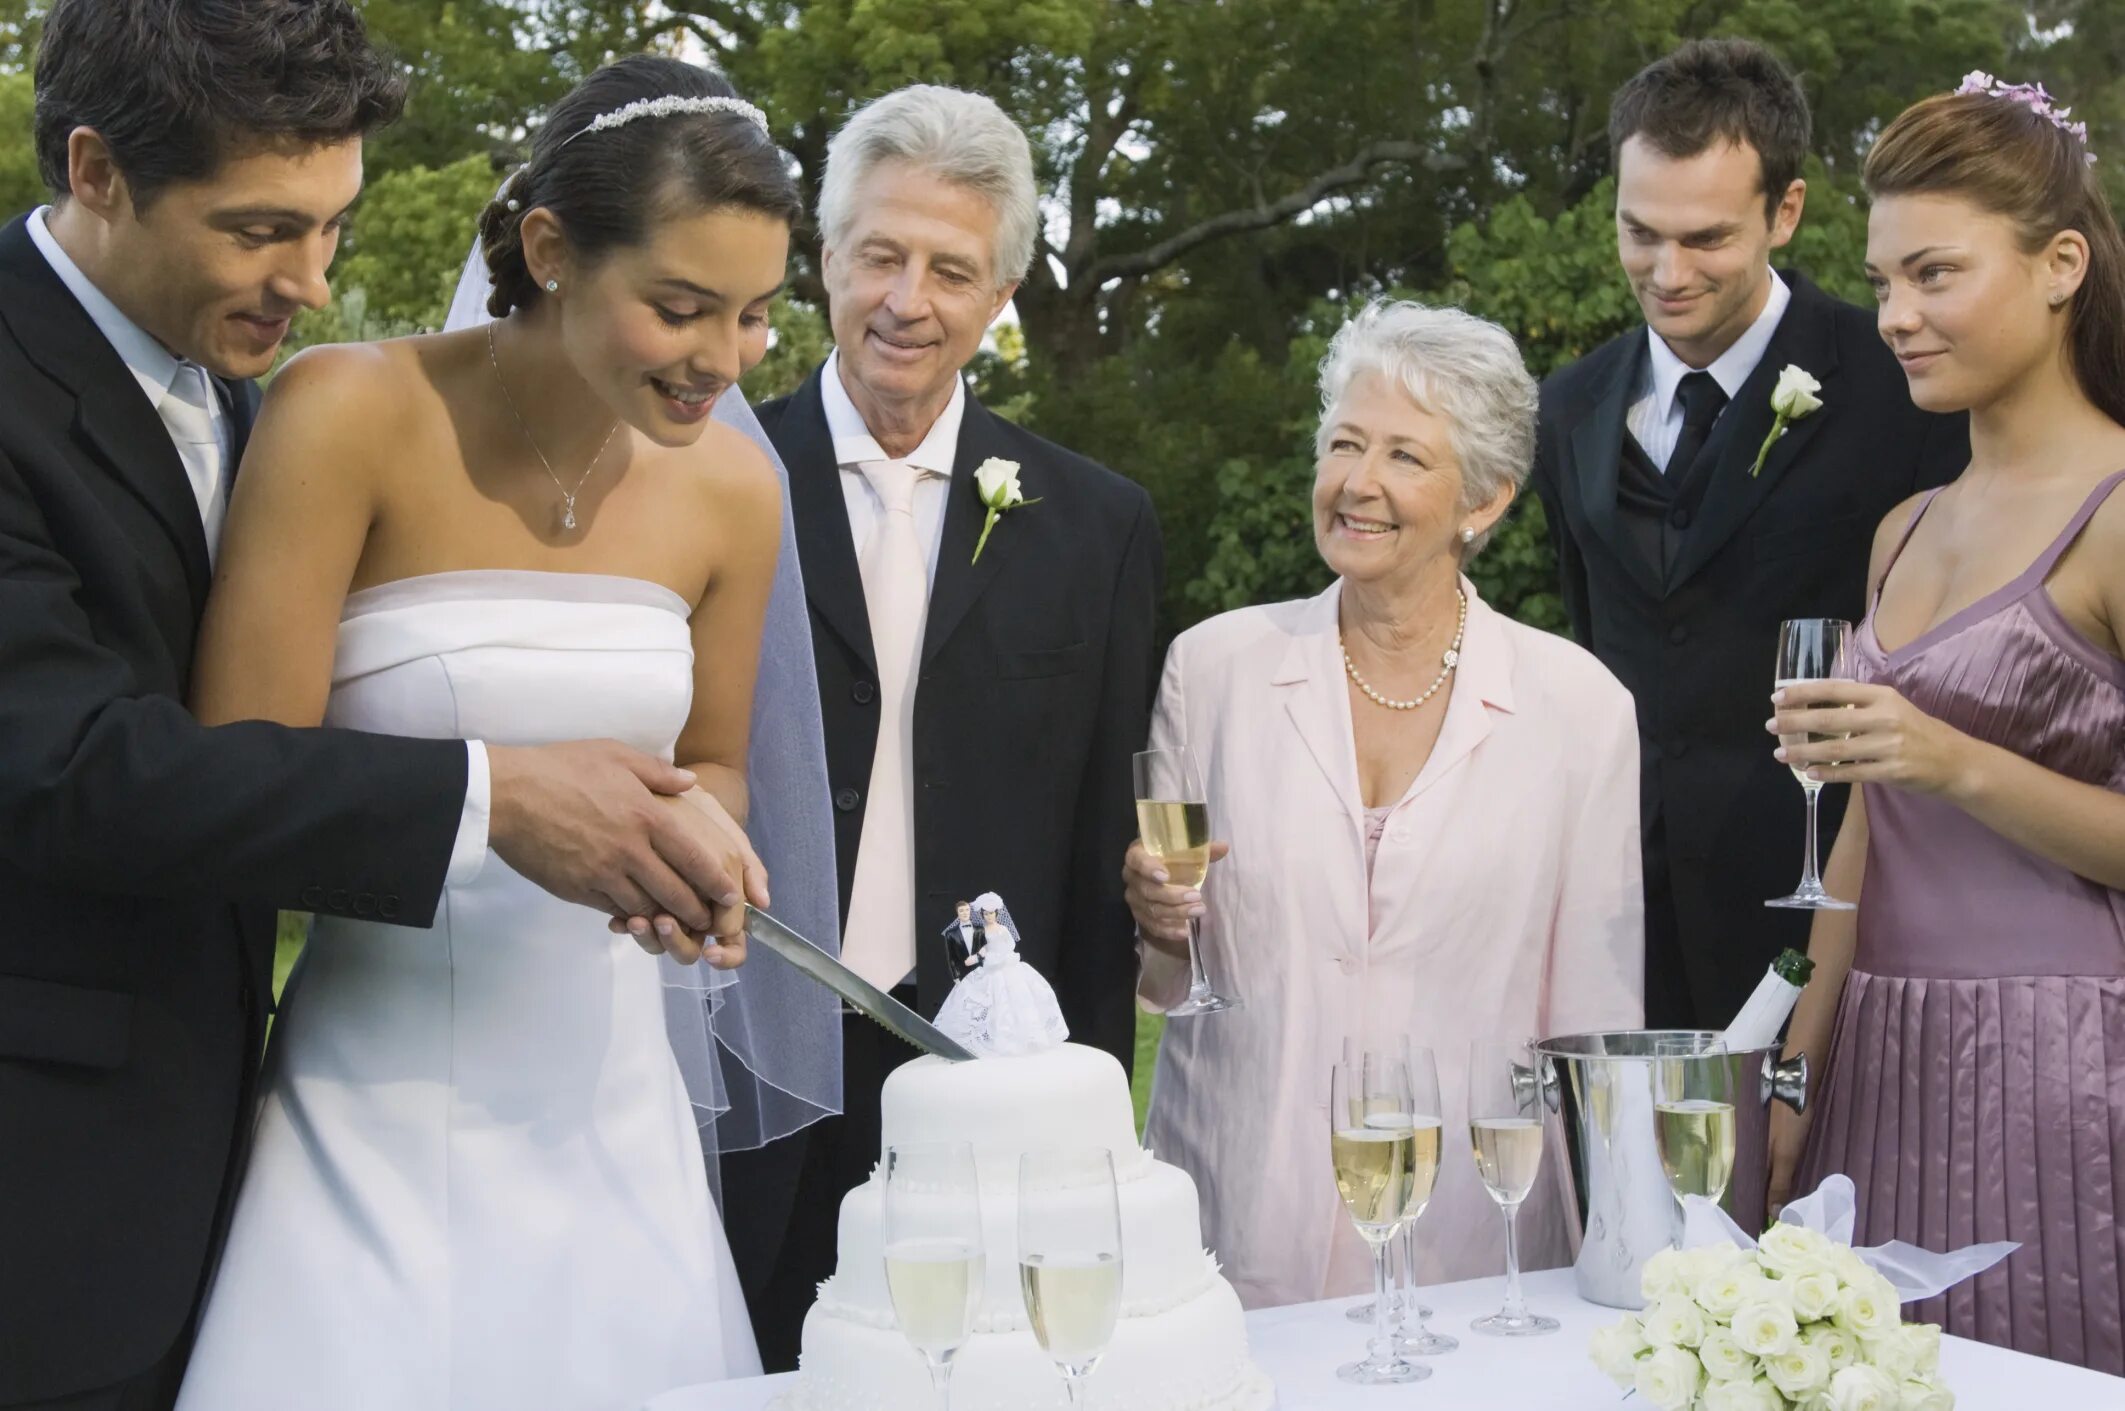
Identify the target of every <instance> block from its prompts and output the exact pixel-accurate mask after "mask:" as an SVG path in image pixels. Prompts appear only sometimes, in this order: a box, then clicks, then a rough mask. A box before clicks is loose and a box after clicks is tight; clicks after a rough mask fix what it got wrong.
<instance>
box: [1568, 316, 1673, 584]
mask: <svg viewBox="0 0 2125 1411" xmlns="http://www.w3.org/2000/svg"><path fill="white" fill-rule="evenodd" d="M1645 339H1646V335H1645V334H1643V333H1639V334H1634V335H1632V336H1631V337H1629V338H1626V339H1624V340H1623V341H1622V342H1621V343H1620V344H1618V345H1617V346H1616V347H1615V348H1613V349H1612V350H1611V352H1610V354H1609V359H1608V365H1607V366H1606V367H1604V368H1602V369H1601V370H1600V371H1599V373H1598V374H1597V375H1596V376H1595V378H1594V380H1593V384H1592V386H1591V387H1590V388H1589V390H1588V393H1587V399H1588V403H1589V405H1588V406H1587V409H1586V412H1585V414H1584V415H1582V416H1579V417H1578V418H1577V419H1576V420H1575V421H1574V422H1573V424H1572V436H1571V454H1572V465H1571V473H1572V474H1573V475H1575V476H1576V477H1577V478H1578V484H1579V498H1580V503H1581V504H1582V505H1583V506H1584V507H1585V511H1586V522H1587V526H1588V527H1589V528H1590V529H1592V530H1593V531H1594V533H1595V535H1596V536H1598V537H1599V538H1600V539H1601V540H1602V541H1603V542H1604V543H1606V544H1607V545H1608V546H1609V552H1610V553H1612V554H1614V555H1615V556H1616V559H1617V561H1618V562H1620V563H1621V564H1622V565H1623V566H1624V569H1625V570H1626V571H1627V572H1628V573H1629V574H1630V575H1631V577H1632V578H1633V579H1635V580H1636V581H1637V583H1638V586H1639V587H1641V588H1643V589H1644V590H1645V591H1646V592H1647V593H1648V594H1650V595H1651V596H1653V597H1656V598H1657V597H1659V596H1660V575H1659V568H1658V566H1657V565H1655V564H1650V563H1647V562H1646V561H1645V557H1644V555H1642V554H1640V553H1639V552H1638V550H1637V548H1636V547H1635V546H1634V545H1633V544H1632V543H1631V541H1630V539H1629V537H1628V536H1627V535H1625V534H1624V533H1623V531H1622V529H1621V528H1620V527H1619V526H1618V525H1617V523H1616V480H1617V476H1618V474H1619V472H1620V470H1621V467H1622V463H1623V423H1624V413H1625V411H1626V410H1627V409H1628V408H1629V406H1630V400H1631V393H1632V391H1633V390H1634V389H1635V388H1636V387H1637V385H1638V372H1639V369H1640V368H1641V367H1642V366H1643V365H1644V362H1645V356H1646V351H1645Z"/></svg>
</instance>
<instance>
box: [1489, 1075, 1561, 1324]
mask: <svg viewBox="0 0 2125 1411" xmlns="http://www.w3.org/2000/svg"><path fill="white" fill-rule="evenodd" d="M1541 1061H1542V1060H1540V1059H1539V1058H1537V1057H1536V1056H1535V1055H1533V1054H1531V1053H1530V1052H1529V1051H1528V1048H1527V1045H1525V1044H1516V1043H1497V1042H1492V1041H1489V1040H1483V1039H1479V1040H1477V1041H1476V1042H1475V1043H1473V1044H1471V1045H1469V1051H1468V1136H1469V1144H1470V1145H1471V1146H1472V1147H1473V1148H1474V1149H1475V1154H1476V1174H1477V1175H1479V1176H1481V1177H1482V1178H1483V1188H1484V1189H1485V1190H1487V1191H1489V1192H1490V1198H1491V1199H1492V1200H1495V1201H1496V1202H1498V1208H1499V1209H1500V1210H1502V1211H1503V1212H1504V1213H1505V1306H1504V1307H1503V1308H1501V1309H1499V1310H1498V1311H1497V1312H1496V1313H1493V1314H1491V1315H1490V1316H1489V1317H1487V1318H1478V1319H1476V1321H1475V1322H1473V1323H1471V1324H1470V1325H1469V1326H1470V1327H1472V1328H1474V1329H1475V1330H1476V1331H1477V1332H1479V1333H1487V1334H1489V1335H1491V1336H1493V1337H1532V1336H1535V1335H1538V1334H1541V1333H1553V1332H1555V1331H1557V1320H1556V1319H1555V1318H1545V1317H1543V1316H1542V1315H1541V1314H1539V1313H1530V1312H1528V1311H1527V1298H1526V1295H1525V1294H1523V1293H1522V1292H1521V1289H1520V1241H1519V1229H1518V1223H1519V1218H1518V1217H1519V1214H1520V1203H1521V1202H1522V1201H1524V1200H1526V1199H1527V1195H1528V1192H1529V1191H1531V1190H1533V1189H1534V1188H1535V1177H1536V1176H1537V1175H1539V1174H1540V1173H1541V1170H1542V1086H1543V1085H1542V1081H1541V1070H1540V1069H1539V1068H1538V1067H1537V1064H1539V1063H1540V1062H1541Z"/></svg>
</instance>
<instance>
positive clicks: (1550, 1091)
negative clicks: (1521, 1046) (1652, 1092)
mask: <svg viewBox="0 0 2125 1411" xmlns="http://www.w3.org/2000/svg"><path fill="white" fill-rule="evenodd" d="M1803 1071H1805V1070H1803ZM1538 1090H1539V1091H1540V1092H1541V1094H1542V1105H1543V1106H1544V1107H1546V1108H1548V1109H1549V1110H1550V1111H1552V1112H1555V1111H1556V1110H1557V1109H1558V1108H1559V1107H1560V1106H1562V1105H1563V1101H1564V1084H1563V1081H1562V1080H1561V1079H1559V1078H1558V1077H1557V1065H1556V1064H1555V1063H1553V1062H1551V1061H1550V1059H1549V1057H1548V1055H1546V1054H1540V1055H1537V1056H1536V1058H1535V1062H1534V1065H1533V1066H1532V1067H1530V1066H1528V1065H1526V1064H1521V1063H1515V1064H1514V1065H1513V1101H1514V1102H1515V1103H1517V1104H1518V1105H1519V1108H1520V1110H1521V1111H1522V1112H1527V1111H1530V1110H1531V1109H1532V1108H1533V1107H1534V1105H1535V1094H1536V1092H1537V1091H1538Z"/></svg>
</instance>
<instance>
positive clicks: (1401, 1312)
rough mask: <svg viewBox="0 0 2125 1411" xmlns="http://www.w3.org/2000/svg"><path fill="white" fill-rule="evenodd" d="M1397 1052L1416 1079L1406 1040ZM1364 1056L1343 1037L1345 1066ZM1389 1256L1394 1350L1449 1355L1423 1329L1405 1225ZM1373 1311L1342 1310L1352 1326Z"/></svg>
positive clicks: (1362, 1307) (1369, 1307)
mask: <svg viewBox="0 0 2125 1411" xmlns="http://www.w3.org/2000/svg"><path fill="white" fill-rule="evenodd" d="M1401 1052H1402V1059H1403V1061H1404V1062H1405V1063H1408V1064H1409V1065H1410V1069H1409V1073H1410V1077H1411V1079H1412V1080H1414V1079H1416V1078H1417V1076H1418V1075H1417V1068H1416V1061H1415V1053H1416V1049H1415V1048H1414V1047H1413V1046H1412V1045H1411V1044H1410V1042H1409V1039H1408V1038H1407V1037H1406V1036H1405V1037H1404V1038H1403V1040H1402V1044H1401ZM1364 1053H1365V1047H1364V1045H1363V1044H1361V1043H1359V1042H1358V1041H1357V1040H1356V1039H1354V1038H1351V1037H1349V1036H1348V1035H1345V1036H1344V1039H1343V1061H1344V1062H1345V1063H1356V1062H1357V1061H1358V1060H1359V1059H1360V1058H1362V1057H1363V1056H1364ZM1432 1076H1433V1081H1434V1082H1436V1081H1437V1079H1438V1070H1437V1068H1436V1067H1434V1068H1433V1070H1432ZM1420 1091H1421V1089H1420ZM1390 1252H1391V1253H1395V1254H1397V1255H1398V1258H1397V1259H1396V1261H1395V1272H1396V1277H1397V1282H1398V1284H1399V1285H1400V1287H1399V1288H1398V1289H1397V1291H1396V1294H1395V1299H1394V1303H1393V1306H1392V1307H1391V1308H1390V1309H1389V1310H1388V1316H1390V1317H1391V1318H1393V1319H1394V1330H1395V1346H1396V1347H1397V1348H1399V1349H1400V1350H1401V1351H1402V1352H1405V1353H1407V1354H1409V1355H1411V1356H1413V1357H1428V1356H1431V1355H1432V1354H1434V1353H1438V1352H1450V1351H1452V1350H1453V1349H1454V1348H1456V1347H1459V1346H1460V1344H1459V1343H1457V1342H1455V1341H1454V1340H1453V1339H1452V1338H1442V1337H1440V1336H1439V1335H1438V1334H1436V1333H1434V1332H1432V1331H1431V1330H1430V1329H1429V1328H1426V1327H1424V1326H1423V1324H1424V1320H1425V1319H1427V1318H1429V1317H1431V1316H1432V1310H1431V1309H1429V1308H1427V1307H1425V1306H1424V1304H1423V1303H1421V1302H1420V1301H1418V1299H1417V1297H1416V1274H1415V1269H1416V1265H1415V1263H1414V1262H1413V1261H1414V1259H1415V1257H1416V1251H1415V1246H1414V1244H1413V1241H1412V1236H1411V1233H1410V1222H1408V1221H1405V1222H1404V1223H1403V1225H1402V1232H1401V1235H1400V1237H1399V1238H1398V1241H1397V1244H1396V1248H1395V1249H1394V1250H1392V1251H1390ZM1377 1311H1378V1310H1377V1309H1376V1308H1375V1307H1374V1306H1373V1304H1372V1303H1371V1302H1370V1301H1367V1302H1364V1303H1353V1304H1351V1305H1350V1307H1348V1308H1346V1309H1344V1310H1343V1316H1344V1317H1345V1318H1347V1319H1349V1320H1350V1321H1351V1322H1353V1323H1370V1322H1371V1321H1372V1320H1373V1316H1374V1314H1375V1313H1376V1312H1377ZM1411 1318H1415V1319H1416V1320H1417V1325H1418V1336H1417V1337H1416V1338H1415V1339H1411V1338H1408V1337H1405V1336H1404V1334H1403V1332H1402V1329H1403V1328H1404V1327H1405V1326H1407V1324H1408V1322H1409V1320H1410V1319H1411ZM1412 1342H1428V1343H1429V1344H1432V1345H1431V1346H1428V1347H1421V1348H1420V1347H1414V1346H1409V1345H1407V1344H1409V1343H1412ZM1439 1343H1445V1344H1446V1346H1444V1347H1440V1346H1437V1345H1436V1344H1439Z"/></svg>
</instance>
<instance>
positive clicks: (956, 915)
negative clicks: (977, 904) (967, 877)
mask: <svg viewBox="0 0 2125 1411" xmlns="http://www.w3.org/2000/svg"><path fill="white" fill-rule="evenodd" d="M944 955H945V960H946V962H947V963H948V966H949V969H950V973H951V976H952V983H953V984H955V985H956V984H958V983H959V982H960V981H961V980H964V979H965V978H966V977H967V974H968V972H970V971H972V970H974V969H975V968H976V967H977V966H979V965H980V964H981V923H980V922H978V921H976V920H975V919H974V904H973V903H972V902H965V901H962V902H957V903H954V905H953V907H952V921H951V924H949V925H947V926H946V927H945V928H944Z"/></svg>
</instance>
